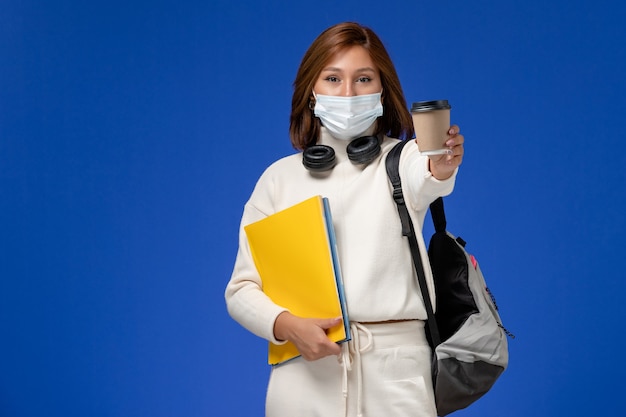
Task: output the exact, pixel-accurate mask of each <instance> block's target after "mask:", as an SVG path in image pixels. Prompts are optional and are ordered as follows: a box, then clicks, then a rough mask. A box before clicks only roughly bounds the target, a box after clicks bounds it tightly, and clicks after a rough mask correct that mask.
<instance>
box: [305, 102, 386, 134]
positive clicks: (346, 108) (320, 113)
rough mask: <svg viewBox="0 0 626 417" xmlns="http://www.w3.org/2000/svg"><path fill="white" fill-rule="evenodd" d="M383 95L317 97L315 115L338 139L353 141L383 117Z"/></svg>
mask: <svg viewBox="0 0 626 417" xmlns="http://www.w3.org/2000/svg"><path fill="white" fill-rule="evenodd" d="M381 94H382V93H375V94H365V95H362V96H351V97H343V96H323V95H321V94H318V95H316V94H315V92H314V93H313V96H314V97H315V109H314V111H313V114H315V116H317V117H319V118H320V120H321V121H322V124H323V125H324V127H325V128H326V129H328V130H329V131H330V133H331V134H332V135H333V136H334V137H336V138H337V139H343V140H352V139H354V138H357V137H359V136H361V135H362V134H363V133H364V132H365V131H366V130H367V129H369V128H370V127H371V126H372V125H373V124H374V122H375V121H376V119H377V118H378V117H379V116H382V115H383V104H382V102H381V101H380V97H381Z"/></svg>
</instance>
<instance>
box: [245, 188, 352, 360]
mask: <svg viewBox="0 0 626 417" xmlns="http://www.w3.org/2000/svg"><path fill="white" fill-rule="evenodd" d="M244 230H245V232H246V235H247V237H248V243H249V244H250V250H251V252H252V257H253V259H254V263H255V265H256V268H257V271H258V272H259V275H260V276H261V281H262V284H263V292H264V293H265V294H267V296H268V297H270V298H271V299H272V301H274V302H275V303H276V304H278V305H280V306H282V307H285V308H287V309H288V310H289V311H290V312H291V313H292V314H294V315H296V316H299V317H309V318H333V317H340V316H342V317H343V323H342V324H340V325H337V326H335V327H333V328H331V329H329V330H328V332H327V334H328V337H329V338H330V339H331V340H332V341H334V342H338V343H340V342H344V341H347V340H349V339H350V327H349V324H348V323H349V321H348V316H347V309H346V304H345V296H344V293H343V282H342V280H341V270H340V268H339V260H338V258H337V251H336V243H335V233H334V230H333V225H332V218H331V216H330V208H329V205H328V200H327V199H326V198H323V197H321V196H315V197H312V198H309V199H307V200H305V201H303V202H301V203H298V204H296V205H294V206H291V207H289V208H287V209H285V210H282V211H279V212H277V213H275V214H273V215H271V216H268V217H266V218H264V219H262V220H259V221H257V222H255V223H251V224H249V225H247V226H245V227H244ZM298 356H300V353H299V352H298V349H297V348H296V346H295V345H294V344H293V343H291V342H287V343H285V344H282V345H276V344H273V343H270V344H269V348H268V363H269V364H270V365H277V364H280V363H283V362H285V361H288V360H290V359H293V358H295V357H298Z"/></svg>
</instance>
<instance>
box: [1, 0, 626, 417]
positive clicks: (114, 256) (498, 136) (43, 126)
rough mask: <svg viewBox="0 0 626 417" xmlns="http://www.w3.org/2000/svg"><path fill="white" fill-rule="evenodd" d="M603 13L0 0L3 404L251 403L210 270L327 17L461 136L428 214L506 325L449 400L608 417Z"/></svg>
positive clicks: (615, 68) (29, 408)
mask: <svg viewBox="0 0 626 417" xmlns="http://www.w3.org/2000/svg"><path fill="white" fill-rule="evenodd" d="M625 18H626V7H625V6H624V3H623V2H620V1H603V0H597V1H594V2H587V1H564V0H559V1H552V2H550V1H537V0H529V1H525V2H515V1H495V0H482V1H472V2H468V1H460V0H457V1H453V0H450V1H421V0H420V1H414V0H411V1H399V0H388V1H385V2H382V3H381V2H378V1H371V0H362V1H328V0H320V1H317V2H314V3H312V2H294V1H277V0H272V1H255V2H252V1H249V2H247V3H245V4H244V3H241V2H232V1H226V0H224V1H222V0H217V1H211V2H205V1H178V2H174V1H150V2H148V1H124V2H122V1H119V0H110V1H107V2H103V1H99V0H96V1H72V0H61V1H56V2H37V1H34V0H6V1H4V2H2V4H1V5H0V216H1V217H0V416H11V417H31V416H64V417H73V416H81V417H84V416H90V417H99V416H116V417H118V416H151V417H160V416H185V417H194V416H214V415H229V416H255V415H256V416H260V415H262V413H263V400H264V391H265V384H266V379H267V376H268V373H269V369H268V367H267V365H266V364H265V359H266V352H265V349H266V344H265V341H263V340H260V339H257V338H256V337H254V336H252V335H250V334H249V333H247V332H246V331H245V330H243V329H242V328H240V327H239V326H238V325H237V324H236V323H235V322H233V321H232V320H230V318H229V317H228V315H227V313H226V311H225V306H224V301H223V290H224V287H225V285H226V282H227V281H228V279H229V276H230V272H231V268H232V264H233V261H234V257H235V253H236V237H237V229H238V225H239V217H240V214H241V211H242V207H243V204H244V202H245V201H246V199H247V197H248V195H249V193H250V192H251V190H252V187H253V186H254V183H255V181H256V179H257V177H258V176H259V175H260V174H261V172H262V170H263V169H264V168H265V167H266V166H267V165H268V164H269V163H270V162H272V161H273V160H275V159H277V158H279V157H281V156H284V155H286V154H289V153H291V152H293V150H292V148H291V146H290V144H289V140H288V117H289V110H290V100H291V83H292V82H293V79H294V76H295V72H296V69H297V67H298V65H299V61H300V59H301V57H302V55H303V53H304V51H305V50H306V48H307V47H308V46H309V44H310V43H311V42H312V41H313V39H314V38H315V37H316V36H317V35H318V34H319V33H320V32H321V31H322V30H323V29H325V28H326V27H328V26H330V25H332V24H335V23H337V22H340V21H344V20H356V21H359V22H361V23H364V24H366V25H368V26H371V27H372V28H373V29H374V30H375V31H377V33H378V34H379V35H380V36H381V38H382V39H383V41H384V42H385V43H386V45H387V46H388V50H389V52H390V54H391V55H392V58H393V59H394V61H395V63H396V67H397V70H398V72H399V74H400V77H401V80H402V82H403V86H404V89H405V94H406V96H407V99H408V100H409V101H416V100H425V99H426V100H428V99H436V98H447V99H449V100H450V101H451V103H452V105H453V121H454V122H455V123H457V124H459V125H460V126H461V128H462V131H463V133H464V134H465V136H466V141H467V143H466V158H465V161H464V164H463V166H462V169H461V172H460V175H459V179H458V182H457V188H456V190H455V193H454V194H453V196H451V197H450V198H448V200H447V208H448V212H449V213H448V216H449V219H450V229H451V231H453V232H455V233H457V234H460V235H462V236H463V237H464V238H465V239H466V240H467V241H468V242H469V243H468V250H470V251H471V252H473V253H475V254H476V256H477V257H478V259H479V261H480V262H481V265H482V268H483V272H484V273H485V275H486V276H487V278H488V281H489V284H490V287H491V289H492V291H493V292H494V293H495V295H496V296H497V298H498V303H499V305H500V309H501V313H502V316H503V319H504V320H505V324H506V325H507V327H508V328H510V329H511V330H512V331H513V332H514V333H515V334H516V336H517V338H516V339H515V340H512V341H511V342H510V351H511V352H510V353H511V364H510V368H509V369H508V370H507V371H506V372H505V374H504V375H503V377H502V378H501V379H500V380H499V381H498V383H497V384H496V386H495V388H494V389H493V390H492V391H491V392H490V393H489V394H487V396H486V397H484V398H483V399H481V400H480V401H479V402H478V403H476V404H475V405H474V406H472V407H471V408H470V409H468V410H465V411H462V412H459V413H457V415H459V416H528V415H534V416H549V415H569V416H587V415H596V414H600V413H601V414H604V415H621V414H622V413H623V407H621V405H622V403H623V402H622V401H621V400H620V397H621V395H622V392H621V391H622V389H621V388H620V387H623V383H622V379H621V375H623V374H624V372H625V371H626V369H625V366H624V361H623V360H621V356H622V355H621V351H620V345H619V343H616V339H617V338H619V337H620V333H621V327H622V325H623V318H624V317H625V307H624V305H625V303H624V302H623V299H622V298H623V297H622V294H623V293H624V290H625V289H626V285H625V284H624V278H625V277H624V272H623V269H624V268H623V264H624V261H623V259H624V255H623V253H622V251H621V250H620V248H621V247H623V246H624V245H623V243H622V239H623V235H624V232H625V231H626V230H625V229H626V227H625V224H624V214H623V213H624V203H623V200H624V194H625V187H624V180H625V169H624V166H625V163H626V155H625V152H624V139H623V138H624V114H625V110H626V99H625V98H624V95H625V93H626V86H625V83H624V80H623V77H624V73H626V64H625V63H624V62H625V58H626V56H625V54H626V52H625V49H624V46H623V45H624V41H625V40H626V25H624V23H623V22H624V20H625ZM426 233H427V234H428V233H429V232H428V231H427V232H426Z"/></svg>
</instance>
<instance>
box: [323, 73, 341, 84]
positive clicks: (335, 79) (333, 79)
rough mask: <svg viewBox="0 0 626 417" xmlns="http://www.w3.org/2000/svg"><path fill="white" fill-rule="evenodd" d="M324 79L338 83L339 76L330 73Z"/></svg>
mask: <svg viewBox="0 0 626 417" xmlns="http://www.w3.org/2000/svg"><path fill="white" fill-rule="evenodd" d="M325 80H326V81H330V82H331V83H338V82H339V78H337V77H335V76H334V75H330V76H328V77H326V78H325Z"/></svg>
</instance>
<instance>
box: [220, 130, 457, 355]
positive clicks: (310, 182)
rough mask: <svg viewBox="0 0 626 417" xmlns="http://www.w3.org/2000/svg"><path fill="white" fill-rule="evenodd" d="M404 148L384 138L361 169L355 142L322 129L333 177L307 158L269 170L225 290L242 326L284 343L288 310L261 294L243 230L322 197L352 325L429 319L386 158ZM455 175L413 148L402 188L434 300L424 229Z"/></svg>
mask: <svg viewBox="0 0 626 417" xmlns="http://www.w3.org/2000/svg"><path fill="white" fill-rule="evenodd" d="M397 142H398V140H397V139H391V138H388V137H385V138H384V140H383V142H382V145H381V146H382V152H381V155H379V156H378V157H377V158H376V159H375V160H374V161H373V162H371V163H370V164H368V165H367V166H363V165H355V164H353V163H352V162H351V161H350V160H349V159H348V156H347V153H346V146H347V144H348V142H347V141H342V140H338V139H335V138H334V137H332V136H331V135H330V134H329V133H328V131H326V130H325V129H324V128H322V135H321V140H320V141H319V142H318V143H320V144H323V145H328V146H331V147H332V148H333V149H334V150H335V154H336V158H337V165H336V166H335V167H334V168H333V169H332V170H331V171H327V172H325V173H322V174H319V173H311V172H309V171H308V170H307V169H306V168H305V167H304V166H303V165H302V153H297V154H294V155H290V156H287V157H285V158H282V159H280V160H278V161H276V162H274V163H273V164H272V165H270V166H269V167H268V168H267V169H266V170H265V172H264V173H263V174H262V175H261V178H260V179H259V180H258V182H257V184H256V187H255V189H254V191H253V192H252V195H251V196H250V199H249V200H248V202H247V203H246V205H245V207H244V212H243V216H242V220H241V227H240V230H239V251H238V253H237V258H236V261H235V267H234V270H233V273H232V276H231V279H230V282H229V283H228V286H227V287H226V293H225V297H226V303H227V307H228V311H229V313H230V315H231V316H232V317H233V318H234V319H235V320H236V321H237V322H239V323H240V324H241V325H242V326H243V327H245V328H246V329H248V330H249V331H251V332H252V333H254V334H256V335H258V336H260V337H263V338H265V339H267V340H269V341H272V342H274V343H278V341H277V340H276V339H275V338H274V334H273V329H274V321H275V320H276V317H277V316H278V315H279V314H280V313H281V312H283V311H285V309H284V308H283V307H280V306H278V305H276V304H274V303H273V302H272V301H271V300H270V299H269V298H268V297H267V296H266V295H265V294H264V293H263V291H262V290H261V280H260V278H259V275H258V273H257V271H256V268H255V266H254V261H253V260H252V256H251V255H250V248H249V246H248V242H247V239H246V234H245V232H244V229H243V226H245V225H248V224H250V223H252V222H255V221H257V220H260V219H262V218H264V217H266V216H268V215H270V214H273V213H276V212H277V211H280V210H283V209H285V208H287V207H290V206H292V205H294V204H296V203H299V202H301V201H303V200H305V199H307V198H309V197H313V196H315V195H321V196H323V197H327V198H328V200H329V203H330V209H331V213H332V218H333V224H334V227H335V233H336V237H337V250H338V254H339V263H340V265H341V274H342V277H343V281H344V289H345V294H346V302H347V307H348V315H349V318H350V321H357V322H372V321H385V320H401V319H421V320H425V319H426V312H425V309H424V304H423V301H422V297H421V295H420V292H419V288H418V285H417V282H416V278H415V270H414V268H413V263H412V260H411V252H410V250H409V245H408V243H407V240H406V238H405V237H403V236H402V232H401V225H400V219H399V216H398V210H397V208H396V204H395V202H394V201H393V198H392V195H391V192H392V187H391V185H390V183H389V181H388V179H387V172H386V169H385V158H386V156H387V154H388V153H389V151H390V150H391V148H392V147H393V146H394V145H395V144H396V143H397ZM456 172H457V171H455V173H454V175H452V177H451V178H450V179H447V180H445V181H439V180H437V179H436V178H435V177H433V176H432V174H431V173H430V171H429V169H428V158H427V157H425V156H422V155H420V153H419V151H418V148H417V145H414V144H408V145H407V146H405V147H404V149H403V151H402V156H401V158H400V176H401V179H402V188H403V192H404V196H405V200H406V202H407V206H408V208H409V211H410V212H411V217H412V218H413V223H414V226H415V228H416V233H417V238H418V243H419V245H420V250H421V252H422V263H423V264H424V266H425V267H426V269H427V270H426V277H427V281H428V285H429V289H430V294H431V297H432V299H433V301H434V293H433V285H432V274H431V271H430V267H429V263H428V258H427V252H426V247H425V244H424V239H423V237H422V233H421V230H422V225H423V221H424V215H425V214H426V211H427V209H428V206H429V205H430V203H431V202H432V201H434V200H435V199H436V198H437V197H439V196H445V195H448V194H450V193H451V192H452V189H453V188H454V182H455V178H456Z"/></svg>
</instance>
